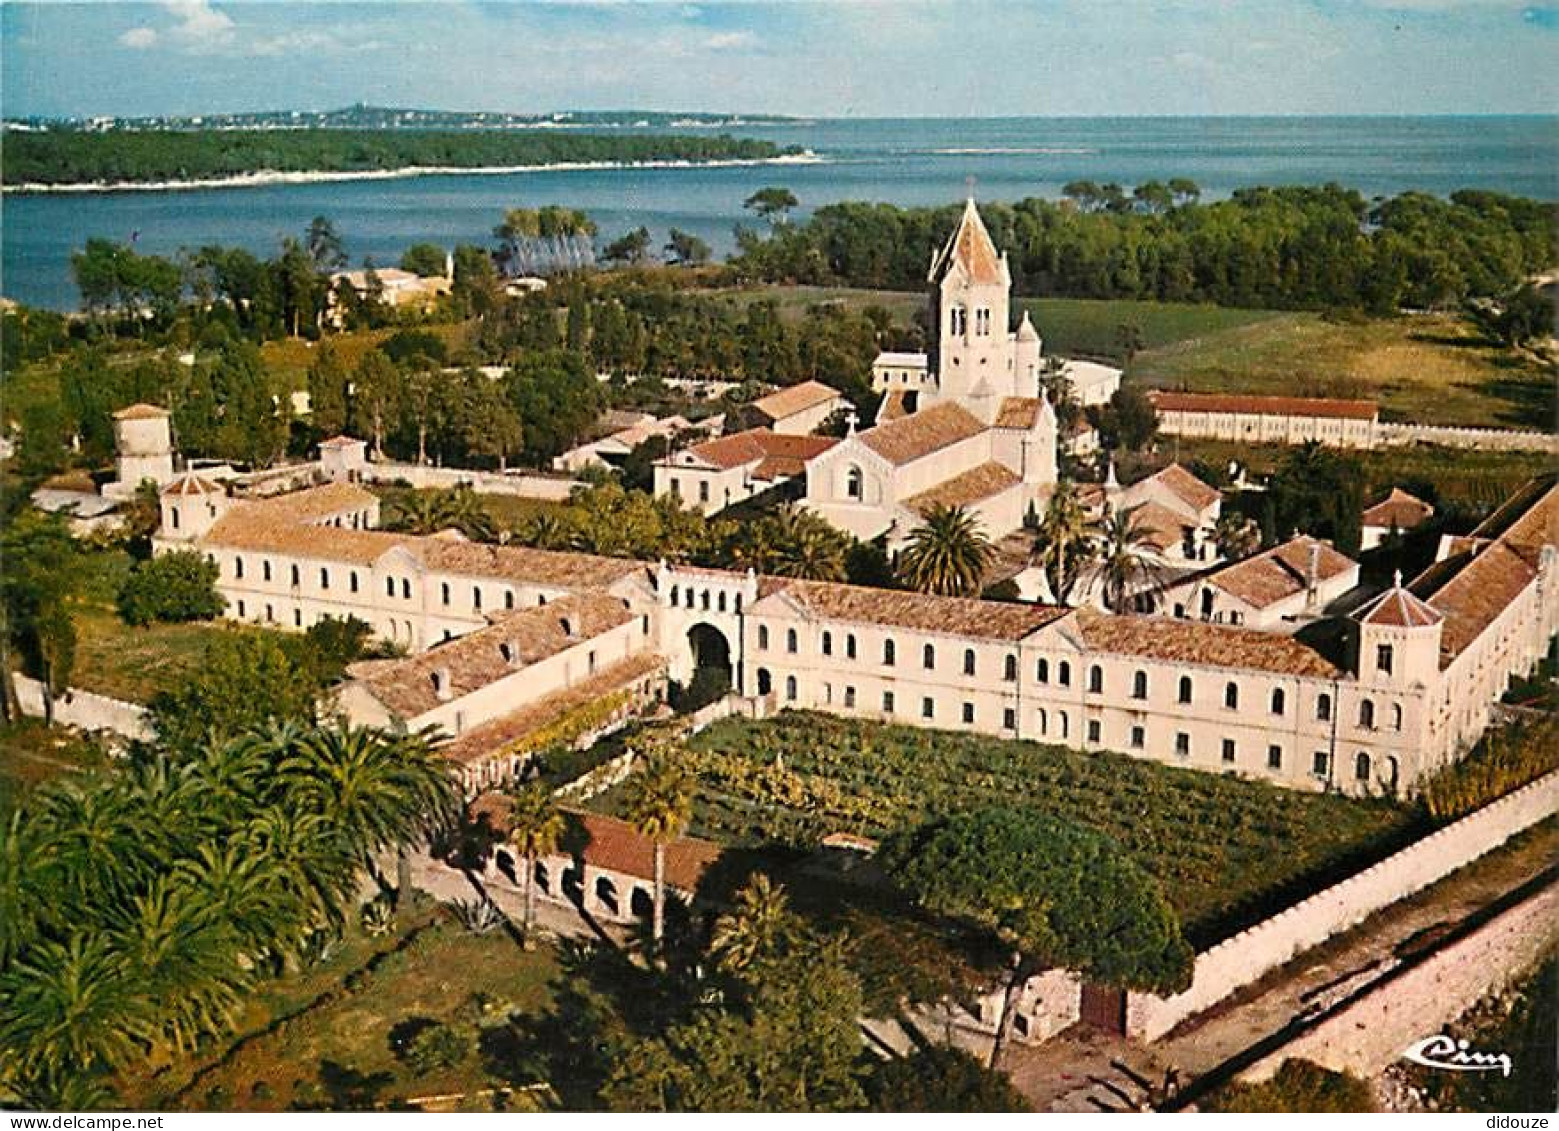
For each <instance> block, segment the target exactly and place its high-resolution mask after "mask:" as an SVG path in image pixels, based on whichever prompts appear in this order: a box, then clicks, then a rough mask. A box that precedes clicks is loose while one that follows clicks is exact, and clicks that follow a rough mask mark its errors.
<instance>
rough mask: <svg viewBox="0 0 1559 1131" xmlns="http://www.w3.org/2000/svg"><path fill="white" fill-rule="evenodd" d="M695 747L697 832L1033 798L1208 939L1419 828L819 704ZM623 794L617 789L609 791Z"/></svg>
mask: <svg viewBox="0 0 1559 1131" xmlns="http://www.w3.org/2000/svg"><path fill="white" fill-rule="evenodd" d="M692 751H693V762H692V764H693V767H694V769H695V771H696V772H697V774H698V776H699V791H698V798H697V804H696V810H695V817H694V825H693V831H694V832H695V833H698V834H701V835H704V836H709V837H712V838H714V839H717V840H721V841H724V842H727V843H732V844H739V845H755V844H762V843H766V842H775V841H779V842H786V843H791V844H797V845H813V844H816V843H817V840H818V839H819V838H820V837H821V836H824V835H826V834H828V833H832V832H851V833H857V834H863V835H867V836H880V835H882V834H883V833H884V832H886V831H888V830H890V829H892V828H894V827H897V826H902V825H906V824H912V823H914V822H916V821H919V820H921V819H924V818H927V817H929V816H932V815H935V814H938V813H946V812H948V811H950V810H955V809H960V808H969V807H975V806H980V805H990V804H1023V805H1029V806H1033V807H1034V808H1037V809H1042V810H1044V811H1047V812H1050V813H1054V814H1056V815H1058V816H1061V817H1064V818H1067V819H1070V820H1074V821H1077V822H1080V823H1082V824H1085V825H1089V826H1091V827H1094V828H1097V829H1099V830H1100V831H1102V832H1105V833H1107V834H1109V835H1110V836H1113V837H1115V838H1116V839H1117V840H1119V841H1120V842H1121V844H1122V845H1123V846H1124V847H1125V848H1126V849H1127V850H1128V851H1129V852H1131V853H1132V854H1133V855H1134V856H1135V857H1136V858H1137V859H1138V860H1139V861H1140V862H1141V863H1142V865H1143V866H1144V867H1146V868H1147V869H1148V870H1149V871H1150V872H1152V873H1153V874H1154V875H1155V876H1157V877H1158V879H1159V880H1160V881H1161V882H1162V883H1163V885H1164V889H1165V894H1166V895H1167V896H1168V897H1169V899H1170V901H1171V902H1172V903H1173V904H1174V906H1175V908H1176V910H1177V911H1178V912H1179V913H1180V915H1181V917H1182V919H1183V921H1184V922H1185V924H1186V927H1187V931H1188V933H1189V934H1190V936H1191V937H1192V938H1193V940H1194V941H1196V942H1197V943H1198V944H1205V943H1207V942H1210V941H1212V940H1214V939H1216V938H1220V937H1223V936H1224V935H1226V934H1228V933H1230V932H1231V931H1233V930H1235V929H1238V928H1239V927H1240V926H1243V925H1246V924H1248V923H1250V922H1253V921H1256V920H1258V919H1260V918H1262V917H1264V916H1265V915H1267V914H1270V913H1271V912H1273V911H1274V910H1276V909H1278V908H1279V907H1281V906H1285V905H1287V904H1288V903H1291V902H1293V901H1294V900H1295V899H1297V898H1299V897H1300V896H1302V895H1304V894H1308V893H1309V892H1311V891H1313V890H1315V889H1316V888H1318V887H1320V886H1322V885H1324V884H1325V883H1328V882H1331V881H1333V880H1335V879H1337V878H1339V877H1340V876H1342V875H1345V874H1347V873H1348V872H1349V871H1351V870H1355V869H1357V868H1358V867H1360V866H1362V864H1363V863H1364V862H1365V861H1368V860H1373V859H1378V858H1379V857H1381V856H1383V855H1385V854H1386V853H1387V852H1389V851H1390V850H1392V849H1394V848H1396V847H1398V846H1399V845H1400V844H1402V843H1403V842H1404V841H1405V839H1406V838H1408V837H1409V836H1410V835H1411V834H1412V833H1413V832H1415V831H1417V830H1418V829H1420V827H1421V821H1420V818H1419V817H1418V816H1417V815H1416V811H1415V810H1412V809H1409V808H1408V807H1405V806H1400V805H1396V804H1392V803H1388V802H1384V801H1359V800H1352V799H1348V798H1344V797H1340V796H1336V795H1325V794H1311V793H1299V792H1296V791H1292V790H1285V789H1280V788H1278V787H1276V786H1270V785H1265V784H1261V783H1256V782H1247V781H1240V780H1237V779H1235V778H1233V777H1227V776H1218V775H1214V774H1209V773H1205V772H1200V771H1195V770H1182V769H1178V768H1175V767H1170V766H1160V765H1157V764H1155V763H1152V762H1147V761H1142V760H1138V759H1134V758H1128V757H1126V756H1124V755H1117V754H1107V753H1088V754H1084V753H1081V752H1078V751H1075V750H1067V749H1063V748H1060V747H1054V746H1041V745H1038V744H1036V743H1031V742H1016V741H1006V740H1001V739H995V738H988V737H984V736H978V735H967V734H954V733H951V732H945V731H929V730H921V729H918V728H914V727H900V726H885V725H883V724H879V723H872V722H865V721H857V720H847V719H839V718H833V717H830V716H827V715H822V714H815V713H810V712H789V711H787V712H784V713H782V714H781V715H779V716H778V717H777V718H774V719H770V720H766V721H763V722H752V721H750V720H726V721H723V722H720V723H717V724H716V725H714V726H712V727H710V728H709V729H708V730H706V731H704V732H703V733H702V734H700V735H699V736H698V737H697V738H696V739H694V741H693V743H692ZM615 803H616V795H615V794H611V793H609V794H605V795H602V798H601V799H600V804H601V805H602V806H603V807H604V808H611V807H612V806H613V805H614V804H615Z"/></svg>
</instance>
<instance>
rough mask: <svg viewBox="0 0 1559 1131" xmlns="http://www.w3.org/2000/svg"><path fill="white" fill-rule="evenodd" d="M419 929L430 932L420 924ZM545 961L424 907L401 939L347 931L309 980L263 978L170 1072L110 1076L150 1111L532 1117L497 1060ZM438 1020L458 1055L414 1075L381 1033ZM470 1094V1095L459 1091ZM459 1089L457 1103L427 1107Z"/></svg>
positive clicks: (506, 1065) (533, 1101)
mask: <svg viewBox="0 0 1559 1131" xmlns="http://www.w3.org/2000/svg"><path fill="white" fill-rule="evenodd" d="M429 922H431V925H428V924H429ZM556 969H557V960H556V956H555V952H554V951H553V950H552V948H551V947H550V946H542V947H540V948H539V949H537V950H535V951H531V952H525V951H523V950H521V949H520V947H519V946H518V945H517V944H516V943H515V942H514V940H513V939H511V938H510V937H509V936H508V935H507V934H505V933H504V932H503V931H501V930H498V931H493V932H490V933H488V934H485V935H476V934H472V933H470V932H468V931H466V930H465V929H464V928H463V927H461V926H460V925H459V924H457V923H455V922H453V921H452V919H451V918H450V916H449V914H448V913H447V912H446V911H443V910H438V909H435V910H433V911H431V912H430V913H429V914H428V916H426V917H425V918H424V919H423V920H422V921H421V922H420V923H415V924H413V925H412V926H411V927H410V928H408V930H407V931H405V932H403V933H401V934H399V935H395V936H391V937H387V938H382V939H370V938H367V937H365V936H364V935H363V934H362V933H361V932H359V931H356V930H353V931H352V932H350V933H349V935H348V937H347V938H346V940H345V941H344V942H343V943H342V944H341V945H340V947H339V949H338V951H337V952H336V953H334V954H333V955H331V956H330V957H329V958H328V959H327V960H326V961H324V962H322V963H320V964H319V965H317V966H315V967H312V968H310V969H309V970H308V971H306V972H303V973H297V974H290V975H288V976H286V977H283V978H279V979H276V980H275V981H273V982H269V983H266V984H265V985H264V986H262V987H261V990H260V992H259V993H257V994H256V995H254V997H253V998H252V999H251V1000H250V1002H249V1003H248V1006H247V1008H246V1010H245V1012H244V1014H243V1016H242V1017H241V1018H240V1019H239V1023H238V1027H237V1031H236V1032H235V1034H234V1036H232V1037H231V1038H229V1039H227V1040H225V1041H220V1042H216V1043H215V1044H214V1045H212V1046H211V1047H208V1048H205V1049H202V1050H201V1051H200V1052H199V1053H197V1054H195V1055H193V1056H189V1057H181V1058H177V1059H175V1060H173V1061H172V1062H171V1063H158V1062H156V1061H155V1060H154V1061H153V1062H151V1063H148V1064H147V1065H145V1066H144V1067H142V1068H140V1069H139V1070H137V1071H135V1072H128V1073H125V1074H124V1075H123V1077H122V1078H121V1080H120V1087H121V1092H122V1094H123V1096H124V1098H125V1100H126V1101H127V1102H130V1103H131V1104H132V1105H133V1106H136V1107H139V1108H149V1109H151V1110H196V1111H199V1110H235V1109H236V1110H244V1111H279V1110H284V1109H287V1108H289V1107H293V1106H303V1107H323V1108H327V1109H331V1110H341V1109H367V1108H374V1107H391V1108H403V1107H406V1106H408V1105H411V1104H412V1101H421V1102H420V1103H417V1104H415V1105H414V1106H417V1107H423V1108H426V1109H434V1110H477V1111H491V1110H500V1109H501V1107H502V1106H503V1105H504V1104H507V1106H508V1107H509V1108H510V1109H516V1108H517V1109H521V1110H524V1109H527V1108H533V1107H535V1106H537V1105H538V1104H545V1103H546V1102H547V1093H546V1092H545V1090H544V1089H541V1090H538V1093H539V1094H537V1095H534V1096H531V1095H526V1094H524V1093H523V1092H518V1091H516V1092H514V1093H512V1094H511V1095H510V1096H509V1097H508V1098H507V1100H506V1099H505V1098H504V1097H503V1096H502V1095H484V1094H481V1093H484V1092H486V1091H487V1090H489V1089H500V1090H504V1091H507V1090H508V1089H510V1088H511V1087H514V1086H516V1084H517V1082H518V1081H520V1080H521V1078H523V1083H519V1084H518V1086H519V1087H523V1086H524V1085H526V1084H545V1081H541V1080H532V1079H531V1078H530V1077H529V1076H528V1075H526V1070H525V1069H524V1068H523V1067H521V1066H518V1065H515V1064H512V1063H510V1062H509V1060H508V1058H506V1057H505V1055H504V1048H505V1039H504V1038H505V1034H506V1032H507V1021H508V1019H509V1017H510V1016H511V1015H514V1016H520V1015H525V1014H528V1013H534V1012H536V1011H539V1010H540V1009H541V1008H542V1007H543V1006H544V1005H545V1004H546V1002H547V1001H548V1000H549V996H550V991H549V988H548V983H549V981H550V979H551V978H552V976H553V974H554V972H555V971H556ZM406 1022H412V1023H413V1026H415V1025H422V1024H427V1023H430V1022H431V1023H442V1024H448V1025H452V1026H454V1027H456V1028H457V1029H459V1030H460V1031H461V1032H462V1033H464V1034H465V1035H466V1036H467V1037H468V1039H469V1042H470V1049H469V1051H468V1053H467V1055H465V1056H464V1057H462V1058H461V1059H460V1060H459V1061H458V1062H457V1063H455V1064H452V1065H450V1066H449V1067H447V1068H439V1069H436V1070H431V1071H426V1072H418V1071H416V1070H415V1069H413V1068H412V1067H411V1066H409V1065H407V1064H406V1063H404V1062H403V1061H402V1059H401V1058H400V1057H398V1056H397V1055H396V1052H395V1050H394V1048H393V1047H392V1044H391V1031H392V1030H393V1029H395V1027H396V1026H398V1025H402V1024H404V1023H406ZM472 1093H476V1094H472ZM460 1094H468V1095H467V1098H466V1099H464V1100H461V1099H443V1098H440V1099H430V1098H429V1097H449V1096H452V1095H460Z"/></svg>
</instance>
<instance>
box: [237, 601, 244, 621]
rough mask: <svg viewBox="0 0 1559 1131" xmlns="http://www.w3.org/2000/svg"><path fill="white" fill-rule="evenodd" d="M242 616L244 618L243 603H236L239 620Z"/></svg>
mask: <svg viewBox="0 0 1559 1131" xmlns="http://www.w3.org/2000/svg"><path fill="white" fill-rule="evenodd" d="M243 616H244V603H243V602H242V601H240V602H238V618H239V619H240V620H242V619H243Z"/></svg>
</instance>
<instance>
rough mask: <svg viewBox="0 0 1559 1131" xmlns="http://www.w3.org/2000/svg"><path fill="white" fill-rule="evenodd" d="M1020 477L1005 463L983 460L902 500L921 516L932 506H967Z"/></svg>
mask: <svg viewBox="0 0 1559 1131" xmlns="http://www.w3.org/2000/svg"><path fill="white" fill-rule="evenodd" d="M1021 482H1023V480H1021V479H1019V478H1018V476H1017V474H1016V473H1015V472H1014V471H1013V470H1012V469H1011V468H1009V467H1007V466H1006V465H1005V464H1000V463H996V462H994V461H992V462H990V463H982V464H980V465H979V466H978V467H972V468H970V469H969V470H968V471H966V472H964V473H963V474H962V475H955V476H953V478H951V479H947V480H944V481H943V482H941V483H938V484H937V485H936V486H935V487H933V488H931V489H930V490H929V491H922V492H921V493H920V494H918V495H915V496H914V497H912V498H910V499H907V500H905V503H904V505H905V506H906V507H908V508H909V509H910V510H912V511H914V512H915V513H916V514H918V515H924V514H926V513H927V512H928V511H930V510H931V508H932V507H936V506H944V507H967V506H971V505H973V504H974V503H978V502H980V501H981V500H982V499H989V498H990V497H991V496H992V495H999V494H1001V493H1002V492H1003V491H1006V490H1009V489H1011V488H1013V487H1016V486H1017V485H1018V484H1019V483H1021Z"/></svg>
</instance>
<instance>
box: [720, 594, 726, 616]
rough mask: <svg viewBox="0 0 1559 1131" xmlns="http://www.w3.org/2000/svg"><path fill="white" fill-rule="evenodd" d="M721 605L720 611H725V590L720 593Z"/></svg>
mask: <svg viewBox="0 0 1559 1131" xmlns="http://www.w3.org/2000/svg"><path fill="white" fill-rule="evenodd" d="M719 605H720V611H721V612H722V613H723V612H725V593H724V591H721V593H720V601H719Z"/></svg>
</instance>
